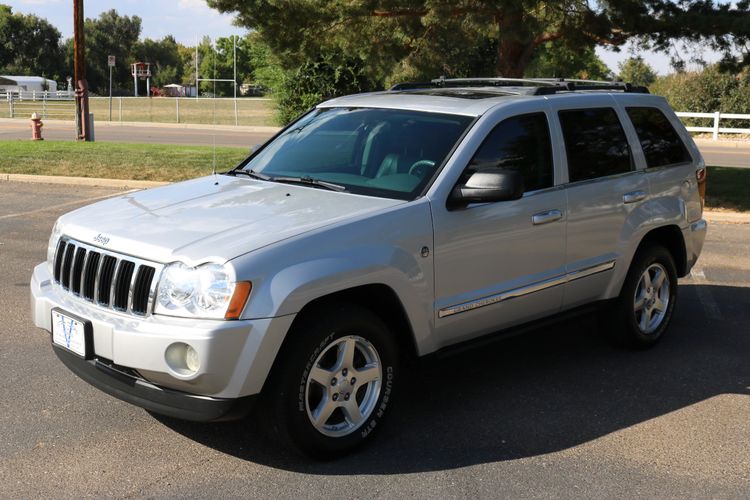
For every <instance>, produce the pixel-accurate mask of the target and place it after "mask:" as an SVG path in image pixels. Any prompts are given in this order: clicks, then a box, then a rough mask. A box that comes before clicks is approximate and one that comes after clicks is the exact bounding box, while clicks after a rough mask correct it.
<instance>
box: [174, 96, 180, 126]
mask: <svg viewBox="0 0 750 500" xmlns="http://www.w3.org/2000/svg"><path fill="white" fill-rule="evenodd" d="M174 102H175V109H176V110H177V123H180V98H179V97H175V98H174Z"/></svg>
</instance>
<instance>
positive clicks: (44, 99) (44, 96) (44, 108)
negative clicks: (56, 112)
mask: <svg viewBox="0 0 750 500" xmlns="http://www.w3.org/2000/svg"><path fill="white" fill-rule="evenodd" d="M42 119H44V120H46V119H47V92H45V93H44V94H42Z"/></svg>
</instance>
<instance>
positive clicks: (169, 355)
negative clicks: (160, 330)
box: [164, 342, 201, 376]
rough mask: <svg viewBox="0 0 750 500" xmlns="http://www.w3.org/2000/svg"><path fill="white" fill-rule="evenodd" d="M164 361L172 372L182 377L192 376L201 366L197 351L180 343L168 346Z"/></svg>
mask: <svg viewBox="0 0 750 500" xmlns="http://www.w3.org/2000/svg"><path fill="white" fill-rule="evenodd" d="M164 359H165V360H166V361H167V365H169V368H170V369H171V370H172V371H174V372H175V373H177V374H178V375H182V376H190V375H194V374H195V373H196V372H197V371H198V369H199V368H200V366H201V363H200V357H199V356H198V351H196V350H195V349H194V348H193V347H192V346H189V345H187V344H184V343H182V342H175V343H174V344H170V346H169V347H167V351H166V352H165V353H164Z"/></svg>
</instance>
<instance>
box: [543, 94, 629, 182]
mask: <svg viewBox="0 0 750 500" xmlns="http://www.w3.org/2000/svg"><path fill="white" fill-rule="evenodd" d="M558 114H559V117H560V125H561V126H562V132H563V137H564V138H565V151H566V153H567V156H568V177H569V179H570V182H575V181H583V180H586V179H595V178H597V177H605V176H608V175H615V174H620V173H623V172H629V171H630V170H632V167H631V162H630V148H629V147H628V139H627V137H625V131H623V129H622V125H621V124H620V120H619V119H618V118H617V113H616V112H615V110H614V109H612V108H589V109H573V110H566V111H560V112H559V113H558Z"/></svg>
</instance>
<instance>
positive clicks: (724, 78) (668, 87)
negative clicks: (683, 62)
mask: <svg viewBox="0 0 750 500" xmlns="http://www.w3.org/2000/svg"><path fill="white" fill-rule="evenodd" d="M650 90H651V92H652V93H653V94H657V95H662V96H664V97H665V98H666V99H667V101H669V104H670V105H671V106H672V107H673V108H674V109H675V110H676V111H687V112H692V113H713V112H715V111H721V112H722V113H740V114H750V72H748V70H745V71H744V72H743V73H740V74H739V75H733V74H731V73H726V72H722V71H720V70H719V68H718V66H709V67H707V68H706V69H705V70H703V71H701V72H691V73H676V74H672V75H668V76H665V77H661V78H659V79H658V80H656V82H655V83H654V84H653V85H651V87H650ZM743 122H744V123H743ZM686 123H688V124H689V125H697V126H703V127H710V126H712V125H713V120H712V119H710V118H704V119H689V120H686ZM721 125H722V126H723V127H742V128H747V127H748V123H747V121H745V120H728V121H722V122H721Z"/></svg>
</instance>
